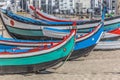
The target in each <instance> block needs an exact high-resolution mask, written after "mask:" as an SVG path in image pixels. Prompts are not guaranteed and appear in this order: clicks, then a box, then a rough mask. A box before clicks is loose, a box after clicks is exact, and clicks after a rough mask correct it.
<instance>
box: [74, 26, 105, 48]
mask: <svg viewBox="0 0 120 80" xmlns="http://www.w3.org/2000/svg"><path fill="white" fill-rule="evenodd" d="M102 32H103V28H100V29H99V30H98V31H97V32H96V33H95V34H94V35H92V36H90V37H89V38H87V39H85V40H82V41H79V42H76V45H75V48H74V50H79V49H82V48H85V47H88V46H92V45H95V44H97V42H98V41H99V39H100V37H101V35H102Z"/></svg>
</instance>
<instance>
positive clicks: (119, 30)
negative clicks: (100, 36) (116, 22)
mask: <svg viewBox="0 0 120 80" xmlns="http://www.w3.org/2000/svg"><path fill="white" fill-rule="evenodd" d="M108 33H112V34H117V35H120V28H117V29H115V30H112V31H109V32H108Z"/></svg>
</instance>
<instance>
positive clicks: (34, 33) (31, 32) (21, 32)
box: [6, 26, 43, 36]
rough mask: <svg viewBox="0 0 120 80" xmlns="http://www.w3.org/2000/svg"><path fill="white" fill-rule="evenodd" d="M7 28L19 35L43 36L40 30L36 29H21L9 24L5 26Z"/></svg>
mask: <svg viewBox="0 0 120 80" xmlns="http://www.w3.org/2000/svg"><path fill="white" fill-rule="evenodd" d="M6 27H7V29H8V30H9V31H10V32H11V33H15V34H19V35H27V36H43V33H42V31H36V30H22V29H18V28H14V27H10V26H6Z"/></svg>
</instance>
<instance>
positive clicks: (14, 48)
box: [0, 30, 76, 74]
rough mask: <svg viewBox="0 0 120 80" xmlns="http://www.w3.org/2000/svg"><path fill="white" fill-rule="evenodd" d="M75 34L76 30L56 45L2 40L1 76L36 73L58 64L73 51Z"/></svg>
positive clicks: (0, 56) (0, 44)
mask: <svg viewBox="0 0 120 80" xmlns="http://www.w3.org/2000/svg"><path fill="white" fill-rule="evenodd" d="M75 34H76V30H72V31H71V33H70V34H69V35H68V36H66V37H64V38H63V40H61V41H58V42H55V43H54V42H46V41H44V42H42V41H41V42H39V43H38V42H37V41H35V42H31V41H21V40H12V39H3V38H1V40H0V74H4V73H27V72H35V71H39V70H44V69H47V68H49V67H52V66H54V65H56V64H58V63H59V62H61V61H62V60H64V59H65V58H66V57H67V56H69V55H70V53H71V52H72V51H73V48H74V44H75ZM37 46H38V47H37Z"/></svg>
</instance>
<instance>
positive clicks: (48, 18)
mask: <svg viewBox="0 0 120 80" xmlns="http://www.w3.org/2000/svg"><path fill="white" fill-rule="evenodd" d="M30 8H31V9H32V10H34V11H35V10H36V9H35V8H34V7H33V6H30ZM36 13H37V14H38V15H39V16H40V17H42V18H43V19H45V20H46V19H47V20H50V21H56V22H70V21H71V20H60V19H53V18H50V17H46V16H44V15H43V14H41V13H40V12H39V11H37V10H36Z"/></svg>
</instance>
